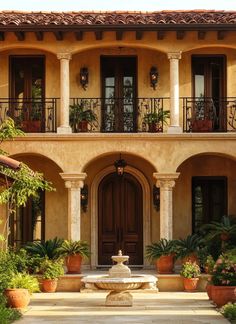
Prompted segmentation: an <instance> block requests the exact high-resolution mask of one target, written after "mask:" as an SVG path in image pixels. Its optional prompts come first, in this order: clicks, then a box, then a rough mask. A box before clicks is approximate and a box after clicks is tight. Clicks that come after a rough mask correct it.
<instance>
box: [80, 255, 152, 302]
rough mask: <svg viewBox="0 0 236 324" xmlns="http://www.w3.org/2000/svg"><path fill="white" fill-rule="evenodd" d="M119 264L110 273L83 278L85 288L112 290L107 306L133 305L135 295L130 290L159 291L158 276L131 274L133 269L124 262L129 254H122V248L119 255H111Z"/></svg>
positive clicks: (108, 296) (107, 298)
mask: <svg viewBox="0 0 236 324" xmlns="http://www.w3.org/2000/svg"><path fill="white" fill-rule="evenodd" d="M111 258H112V260H113V261H115V262H116V263H117V264H115V265H113V266H112V268H111V269H109V274H108V275H102V276H87V277H85V278H83V279H82V282H84V283H85V288H88V289H92V290H98V289H103V290H110V292H109V294H108V295H107V297H106V306H132V305H133V296H132V295H131V293H130V291H129V290H133V289H140V290H150V289H151V290H152V291H157V288H156V283H157V278H156V277H154V276H151V275H131V270H130V269H129V267H128V266H127V265H124V264H123V262H126V261H128V260H129V256H128V255H122V252H121V250H120V251H119V252H118V255H114V256H112V257H111Z"/></svg>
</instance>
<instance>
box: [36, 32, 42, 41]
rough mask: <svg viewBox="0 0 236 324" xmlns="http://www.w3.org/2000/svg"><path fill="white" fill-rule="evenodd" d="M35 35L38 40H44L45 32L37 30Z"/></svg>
mask: <svg viewBox="0 0 236 324" xmlns="http://www.w3.org/2000/svg"><path fill="white" fill-rule="evenodd" d="M35 36H36V39H37V40H38V41H42V40H43V37H44V33H43V32H42V31H36V32H35Z"/></svg>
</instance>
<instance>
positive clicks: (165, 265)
mask: <svg viewBox="0 0 236 324" xmlns="http://www.w3.org/2000/svg"><path fill="white" fill-rule="evenodd" d="M176 252H177V249H176V241H175V240H167V239H165V238H162V239H160V240H159V241H158V242H154V243H152V244H150V245H147V246H146V257H147V258H148V259H149V260H151V261H153V260H156V266H157V272H158V273H162V274H163V273H166V274H167V273H173V272H174V270H173V269H174V259H175V254H176Z"/></svg>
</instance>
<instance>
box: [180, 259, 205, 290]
mask: <svg viewBox="0 0 236 324" xmlns="http://www.w3.org/2000/svg"><path fill="white" fill-rule="evenodd" d="M200 274H201V271H200V267H199V265H198V264H197V263H196V262H185V263H184V264H183V265H182V270H181V272H180V275H181V276H182V277H183V278H184V280H183V282H184V289H185V291H189V292H192V291H195V290H196V289H197V284H198V280H199V276H200Z"/></svg>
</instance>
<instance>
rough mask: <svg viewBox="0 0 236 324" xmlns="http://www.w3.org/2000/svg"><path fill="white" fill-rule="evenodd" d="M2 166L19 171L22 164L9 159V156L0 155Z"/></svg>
mask: <svg viewBox="0 0 236 324" xmlns="http://www.w3.org/2000/svg"><path fill="white" fill-rule="evenodd" d="M0 164H2V165H4V166H6V167H8V168H11V169H15V170H17V169H19V168H20V164H21V162H19V161H17V160H14V159H12V158H9V157H8V156H5V155H0Z"/></svg>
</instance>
